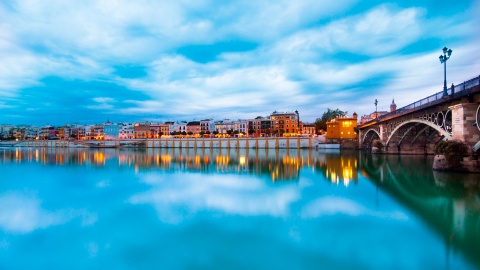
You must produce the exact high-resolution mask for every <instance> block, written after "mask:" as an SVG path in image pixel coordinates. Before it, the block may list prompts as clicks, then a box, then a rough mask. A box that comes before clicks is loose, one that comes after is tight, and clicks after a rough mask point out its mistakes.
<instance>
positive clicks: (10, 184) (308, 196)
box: [0, 149, 480, 269]
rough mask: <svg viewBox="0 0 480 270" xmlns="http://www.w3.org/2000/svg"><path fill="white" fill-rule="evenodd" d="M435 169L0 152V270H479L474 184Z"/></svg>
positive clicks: (249, 155)
mask: <svg viewBox="0 0 480 270" xmlns="http://www.w3.org/2000/svg"><path fill="white" fill-rule="evenodd" d="M432 162H433V160H432V157H423V156H422V157H418V156H373V157H372V156H368V155H366V154H365V153H362V152H321V151H308V150H305V151H303V150H289V151H287V150H273V149H272V150H269V151H265V150H259V151H254V150H248V151H247V150H245V149H241V150H238V151H237V150H235V149H232V150H230V151H228V150H226V149H225V150H215V149H214V150H211V151H210V150H209V149H206V150H205V151H202V150H200V149H197V150H194V149H189V150H186V149H183V150H180V149H176V150H173V149H153V150H152V149H149V150H143V151H142V150H113V149H105V150H66V149H64V150H62V149H60V150H52V149H0V176H1V178H0V269H479V268H480V219H479V217H480V197H479V190H480V187H479V182H478V181H477V178H478V175H466V174H445V173H434V172H432V170H431V164H432Z"/></svg>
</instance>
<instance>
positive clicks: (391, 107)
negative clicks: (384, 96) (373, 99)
mask: <svg viewBox="0 0 480 270" xmlns="http://www.w3.org/2000/svg"><path fill="white" fill-rule="evenodd" d="M396 110H397V104H395V100H394V99H392V104H390V112H394V111H396Z"/></svg>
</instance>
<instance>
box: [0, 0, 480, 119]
mask: <svg viewBox="0 0 480 270" xmlns="http://www.w3.org/2000/svg"><path fill="white" fill-rule="evenodd" d="M479 33H480V0H477V1H464V0H458V1H455V2H452V1H439V0H428V1H421V0H415V1H413V0H404V1H398V2H385V1H358V0H338V1H325V0H296V1H293V0H291V1H288V0H255V1H248V0H247V1H218V0H174V1H170V0H163V1H153V0H135V1H131V0H103V1H94V0H84V1H65V0H22V1H15V0H0V124H31V125H45V124H50V125H64V124H68V123H78V124H90V123H103V122H106V121H107V120H110V121H111V122H126V121H128V122H135V121H156V122H163V121H182V120H186V121H192V120H201V119H205V118H213V119H224V118H228V119H251V118H254V117H256V116H268V115H270V114H271V113H272V112H273V111H275V110H276V111H295V110H298V111H299V113H300V120H302V121H304V122H313V121H314V120H315V119H316V118H319V117H321V116H322V114H323V112H325V111H326V110H327V109H328V108H330V109H336V108H338V109H340V110H343V111H347V112H348V114H352V113H353V112H356V113H357V114H359V115H364V114H369V113H371V112H373V111H375V105H374V101H375V99H377V100H378V110H389V108H390V103H391V102H392V99H395V103H396V104H397V107H398V108H400V107H403V106H406V105H408V104H410V103H413V102H415V101H416V100H419V99H422V98H424V97H427V96H429V95H432V94H434V93H436V92H440V91H442V88H443V65H442V64H441V63H440V61H439V59H438V57H439V56H440V54H441V53H442V48H443V47H445V46H446V47H448V48H451V49H452V50H453V53H452V56H451V58H450V59H449V60H448V61H447V84H448V85H451V84H452V83H455V84H458V83H461V82H463V81H465V80H469V79H471V78H473V77H476V76H479V75H480V53H479V49H480V35H479Z"/></svg>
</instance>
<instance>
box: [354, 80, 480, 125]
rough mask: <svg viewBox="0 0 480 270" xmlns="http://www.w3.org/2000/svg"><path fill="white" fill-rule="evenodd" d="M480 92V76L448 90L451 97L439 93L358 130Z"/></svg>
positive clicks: (374, 120) (372, 121)
mask: <svg viewBox="0 0 480 270" xmlns="http://www.w3.org/2000/svg"><path fill="white" fill-rule="evenodd" d="M452 90H453V91H452ZM478 92H480V76H478V77H475V78H473V79H470V80H468V81H465V82H463V83H461V84H458V85H456V86H454V87H453V89H452V87H450V88H449V89H447V93H448V94H449V95H448V96H447V97H445V98H444V97H443V91H442V92H438V93H436V94H434V95H431V96H428V97H426V98H423V99H421V100H418V101H416V102H414V103H411V104H409V105H407V106H405V107H402V108H400V109H397V110H395V111H393V112H389V113H387V114H384V115H381V116H379V117H378V118H377V119H373V120H370V121H368V122H366V123H364V124H362V125H359V126H358V128H359V129H362V128H366V127H368V126H372V125H375V124H377V123H379V122H383V121H387V120H391V119H394V118H397V117H400V116H404V115H407V114H410V113H414V112H417V111H420V110H424V109H426V108H430V107H434V106H438V105H440V104H442V103H444V102H447V101H451V100H452V99H458V98H462V97H466V96H469V95H472V94H474V93H478Z"/></svg>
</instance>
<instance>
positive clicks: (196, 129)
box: [187, 121, 201, 134]
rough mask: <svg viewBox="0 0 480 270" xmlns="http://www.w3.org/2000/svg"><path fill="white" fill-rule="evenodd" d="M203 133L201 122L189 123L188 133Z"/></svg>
mask: <svg viewBox="0 0 480 270" xmlns="http://www.w3.org/2000/svg"><path fill="white" fill-rule="evenodd" d="M200 131H201V127H200V121H191V122H188V123H187V133H189V132H192V134H199V133H200Z"/></svg>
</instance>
